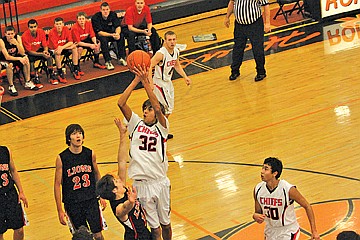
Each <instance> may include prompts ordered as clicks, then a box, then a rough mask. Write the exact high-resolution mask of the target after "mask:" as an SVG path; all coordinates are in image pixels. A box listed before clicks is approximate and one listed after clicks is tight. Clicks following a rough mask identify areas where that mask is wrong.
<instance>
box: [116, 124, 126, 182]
mask: <svg viewBox="0 0 360 240" xmlns="http://www.w3.org/2000/svg"><path fill="white" fill-rule="evenodd" d="M114 123H115V125H116V126H117V128H118V130H119V134H120V137H119V139H120V142H119V149H118V159H117V160H118V176H119V178H120V180H121V181H122V182H123V183H124V184H125V185H126V159H127V156H128V154H127V148H126V131H127V128H126V126H125V125H124V124H123V123H122V122H121V120H120V119H119V118H115V119H114Z"/></svg>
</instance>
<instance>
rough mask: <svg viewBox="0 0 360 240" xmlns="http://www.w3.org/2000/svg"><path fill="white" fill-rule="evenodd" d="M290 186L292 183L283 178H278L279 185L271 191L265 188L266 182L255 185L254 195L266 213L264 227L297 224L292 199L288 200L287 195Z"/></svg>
mask: <svg viewBox="0 0 360 240" xmlns="http://www.w3.org/2000/svg"><path fill="white" fill-rule="evenodd" d="M291 187H294V185H291V184H290V183H288V182H287V181H285V180H280V181H279V185H278V186H277V187H276V188H275V189H274V190H273V191H270V190H269V189H268V188H267V186H266V182H261V183H259V184H258V185H256V187H255V196H256V199H257V201H258V202H259V204H260V206H261V209H262V211H263V213H264V214H265V215H266V218H265V222H266V228H268V227H282V226H289V225H294V224H295V225H297V227H298V226H299V225H298V223H297V220H296V215H295V211H294V200H290V197H289V191H290V188H291Z"/></svg>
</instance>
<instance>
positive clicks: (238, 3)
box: [224, 0, 270, 82]
mask: <svg viewBox="0 0 360 240" xmlns="http://www.w3.org/2000/svg"><path fill="white" fill-rule="evenodd" d="M261 6H264V17H265V26H264V21H263V18H262V12H261ZM232 13H234V15H235V27H234V42H235V44H234V48H233V54H232V64H231V75H230V77H229V79H230V80H235V79H236V78H238V77H239V76H240V66H241V64H242V61H243V57H244V50H245V47H246V42H247V39H249V40H250V42H251V45H252V50H253V54H254V58H255V62H256V72H257V74H256V77H255V82H258V81H261V80H263V79H264V78H265V77H266V70H265V53H264V30H265V32H270V8H269V1H268V0H230V1H229V4H228V8H227V13H226V16H225V21H224V24H225V26H226V27H227V28H228V27H229V26H230V19H229V18H230V16H231V14H232Z"/></svg>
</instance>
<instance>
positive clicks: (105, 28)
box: [91, 2, 126, 70]
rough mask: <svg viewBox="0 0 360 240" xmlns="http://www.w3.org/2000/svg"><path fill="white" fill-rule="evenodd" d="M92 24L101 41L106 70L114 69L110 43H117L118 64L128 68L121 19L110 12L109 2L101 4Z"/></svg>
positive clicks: (92, 18)
mask: <svg viewBox="0 0 360 240" xmlns="http://www.w3.org/2000/svg"><path fill="white" fill-rule="evenodd" d="M91 23H92V26H93V28H94V31H95V33H96V37H97V39H99V40H100V43H101V50H102V54H103V56H104V59H105V66H106V68H107V69H108V70H113V69H114V66H113V64H112V63H111V56H110V52H109V42H116V45H117V51H118V52H117V53H116V55H117V58H118V63H119V64H121V65H123V66H126V61H125V56H126V53H125V39H124V35H123V33H121V27H120V19H119V18H118V17H117V15H116V13H115V12H113V11H110V6H109V4H108V3H107V2H103V3H101V5H100V12H98V13H96V14H95V15H94V16H92V17H91Z"/></svg>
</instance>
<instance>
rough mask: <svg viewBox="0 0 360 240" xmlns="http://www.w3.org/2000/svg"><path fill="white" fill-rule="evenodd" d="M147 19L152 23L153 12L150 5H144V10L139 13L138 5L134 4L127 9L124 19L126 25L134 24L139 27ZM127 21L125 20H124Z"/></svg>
mask: <svg viewBox="0 0 360 240" xmlns="http://www.w3.org/2000/svg"><path fill="white" fill-rule="evenodd" d="M144 19H145V20H146V23H152V18H151V13H150V8H149V6H146V5H145V6H144V8H143V10H142V11H141V13H140V14H139V13H138V11H137V9H136V6H135V5H133V6H131V7H129V8H128V9H126V12H125V17H124V19H123V22H122V23H123V24H125V25H133V26H134V27H136V28H137V27H139V26H140V24H141V23H142V22H143V21H144ZM124 21H125V22H124Z"/></svg>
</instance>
